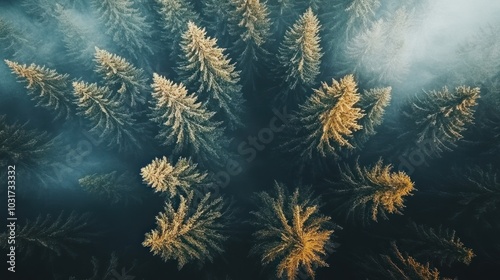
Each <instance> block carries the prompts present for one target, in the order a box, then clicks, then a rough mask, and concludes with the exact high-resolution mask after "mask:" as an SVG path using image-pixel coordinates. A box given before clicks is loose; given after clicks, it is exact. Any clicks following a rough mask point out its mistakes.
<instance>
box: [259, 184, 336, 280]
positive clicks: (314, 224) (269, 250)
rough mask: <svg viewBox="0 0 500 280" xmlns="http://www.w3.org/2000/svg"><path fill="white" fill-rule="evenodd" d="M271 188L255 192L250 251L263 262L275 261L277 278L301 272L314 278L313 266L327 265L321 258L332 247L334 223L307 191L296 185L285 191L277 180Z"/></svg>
mask: <svg viewBox="0 0 500 280" xmlns="http://www.w3.org/2000/svg"><path fill="white" fill-rule="evenodd" d="M275 192H276V193H275V194H274V196H273V195H270V194H269V193H267V192H261V193H259V194H258V195H257V197H258V199H259V203H260V204H259V210H258V211H253V212H251V213H252V214H253V215H254V220H253V221H252V223H253V224H254V225H255V226H256V227H257V228H258V230H257V231H256V232H255V233H254V234H253V235H254V237H255V239H256V240H255V241H256V243H255V245H254V247H253V248H252V252H253V253H254V254H257V255H259V256H260V257H261V262H262V264H263V265H270V264H272V265H273V266H274V265H276V276H277V278H279V279H288V280H294V279H298V276H299V274H302V273H305V274H307V276H308V277H310V278H312V279H314V274H315V272H314V270H315V269H316V268H318V267H327V266H328V264H327V263H326V262H325V258H326V256H327V252H328V251H329V250H330V249H333V247H334V244H333V242H332V241H331V238H332V234H333V232H334V230H333V228H334V225H332V224H331V223H330V217H327V216H324V215H322V214H321V213H320V212H319V201H318V199H317V198H313V197H312V194H311V193H309V192H307V191H306V192H304V191H300V190H299V189H298V188H297V189H295V191H294V192H293V194H292V195H288V194H287V191H286V187H285V186H283V185H281V184H278V183H276V184H275Z"/></svg>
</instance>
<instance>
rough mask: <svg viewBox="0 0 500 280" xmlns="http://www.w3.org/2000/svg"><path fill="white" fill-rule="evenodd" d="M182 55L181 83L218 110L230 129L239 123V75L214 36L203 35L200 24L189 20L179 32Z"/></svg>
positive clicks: (239, 124) (180, 65) (241, 96)
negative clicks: (180, 32)
mask: <svg viewBox="0 0 500 280" xmlns="http://www.w3.org/2000/svg"><path fill="white" fill-rule="evenodd" d="M181 48H182V52H183V55H182V56H181V60H180V63H179V67H178V70H179V74H180V76H181V79H182V81H183V83H184V84H185V85H186V86H187V87H188V88H190V89H192V90H193V91H195V92H196V93H198V94H201V95H202V96H204V97H205V96H206V98H207V99H208V105H209V108H210V109H211V110H213V111H219V109H221V110H222V112H223V114H224V115H225V117H226V119H227V120H228V126H229V128H230V129H235V128H237V127H240V126H242V125H243V123H242V122H241V118H240V116H239V115H240V113H241V111H242V107H243V102H244V99H243V95H242V92H241V85H240V84H239V82H240V75H239V72H238V71H236V70H235V65H234V64H231V62H230V60H229V58H228V56H227V55H226V54H224V50H223V49H221V48H219V47H217V40H216V39H212V38H210V37H208V36H207V34H206V31H205V29H204V28H200V27H198V26H196V24H195V23H193V22H189V23H188V28H187V30H186V32H184V34H183V35H182V41H181Z"/></svg>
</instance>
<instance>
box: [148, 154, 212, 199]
mask: <svg viewBox="0 0 500 280" xmlns="http://www.w3.org/2000/svg"><path fill="white" fill-rule="evenodd" d="M141 176H142V180H143V181H144V183H145V184H147V185H148V186H150V187H152V188H153V189H154V191H155V192H168V193H169V194H170V198H172V197H174V196H175V195H177V194H188V193H189V192H191V191H192V190H197V189H196V187H198V186H203V185H206V184H207V183H208V178H207V176H208V173H206V172H200V171H198V168H197V164H196V163H193V162H191V159H186V158H182V157H181V158H179V159H178V160H177V163H176V164H175V165H172V164H171V163H170V162H169V161H168V159H167V158H166V157H163V158H161V159H159V158H155V159H154V160H153V162H151V163H150V164H148V165H147V166H145V167H143V168H141Z"/></svg>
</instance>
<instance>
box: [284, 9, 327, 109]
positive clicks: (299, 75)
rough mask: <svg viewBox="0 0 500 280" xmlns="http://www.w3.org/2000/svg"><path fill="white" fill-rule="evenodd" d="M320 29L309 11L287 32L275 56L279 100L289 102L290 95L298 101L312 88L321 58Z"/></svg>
mask: <svg viewBox="0 0 500 280" xmlns="http://www.w3.org/2000/svg"><path fill="white" fill-rule="evenodd" d="M320 28H321V25H320V23H319V21H318V18H317V17H316V15H314V13H313V12H312V10H311V9H310V8H309V9H307V11H306V12H305V13H304V14H303V15H302V16H301V17H300V18H299V19H298V20H297V21H296V22H295V23H294V24H293V26H292V27H290V28H289V29H288V30H287V31H286V33H285V38H284V39H283V41H282V42H281V45H280V47H279V52H278V62H279V68H278V70H277V72H278V75H279V76H280V79H281V80H282V86H281V88H282V92H280V95H281V97H282V98H284V99H288V98H290V97H292V96H291V95H292V94H293V98H295V100H299V101H301V100H303V98H304V96H305V95H304V91H306V90H308V89H309V87H312V86H314V85H315V83H316V77H317V76H318V74H319V72H320V64H321V57H322V56H323V54H322V52H321V47H320V45H319V43H320V38H319V30H320Z"/></svg>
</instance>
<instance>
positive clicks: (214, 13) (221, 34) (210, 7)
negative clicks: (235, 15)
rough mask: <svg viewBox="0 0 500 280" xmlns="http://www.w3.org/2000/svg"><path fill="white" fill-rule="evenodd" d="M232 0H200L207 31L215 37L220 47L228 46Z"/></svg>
mask: <svg viewBox="0 0 500 280" xmlns="http://www.w3.org/2000/svg"><path fill="white" fill-rule="evenodd" d="M231 1H232V0H202V2H203V10H202V11H203V20H204V25H205V26H206V27H207V30H208V33H209V35H210V36H211V37H212V38H217V43H218V45H219V46H220V47H224V48H226V47H229V45H230V41H229V37H230V36H228V35H229V30H228V26H229V12H230V11H231V10H232V8H233V7H232V5H231Z"/></svg>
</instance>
